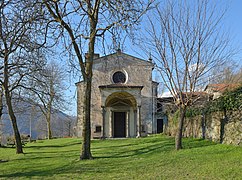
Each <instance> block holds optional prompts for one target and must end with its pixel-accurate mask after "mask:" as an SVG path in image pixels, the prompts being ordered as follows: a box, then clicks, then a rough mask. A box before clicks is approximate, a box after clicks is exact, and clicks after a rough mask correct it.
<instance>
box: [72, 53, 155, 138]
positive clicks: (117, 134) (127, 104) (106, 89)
mask: <svg viewBox="0 0 242 180" xmlns="http://www.w3.org/2000/svg"><path fill="white" fill-rule="evenodd" d="M153 69H154V64H153V63H152V60H151V59H149V60H143V59H140V58H137V57H133V56H131V55H128V54H125V53H123V52H121V51H120V50H118V51H117V52H116V53H113V54H109V55H106V56H102V57H100V56H99V54H95V57H94V60H93V80H92V94H91V97H92V99H91V137H92V138H129V137H130V138H131V137H140V136H146V135H147V134H152V133H156V131H157V127H156V126H157V119H156V104H157V103H156V101H157V87H158V83H156V82H154V81H153V80H152V71H153ZM76 86H77V127H76V128H77V129H76V130H77V136H79V137H80V136H81V135H82V120H83V113H82V112H83V101H82V94H83V92H84V86H83V83H82V81H81V82H78V83H76Z"/></svg>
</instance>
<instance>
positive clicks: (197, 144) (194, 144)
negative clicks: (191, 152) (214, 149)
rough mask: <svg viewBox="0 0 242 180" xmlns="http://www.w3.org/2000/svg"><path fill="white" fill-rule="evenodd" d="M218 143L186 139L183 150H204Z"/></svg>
mask: <svg viewBox="0 0 242 180" xmlns="http://www.w3.org/2000/svg"><path fill="white" fill-rule="evenodd" d="M217 144H218V143H215V142H212V141H209V140H204V139H194V138H184V139H183V149H193V148H202V147H206V146H214V145H217Z"/></svg>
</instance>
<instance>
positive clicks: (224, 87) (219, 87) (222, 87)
mask: <svg viewBox="0 0 242 180" xmlns="http://www.w3.org/2000/svg"><path fill="white" fill-rule="evenodd" d="M239 86H240V84H208V85H207V86H206V87H205V89H204V91H206V90H207V89H208V88H209V89H211V90H212V91H214V92H221V93H223V92H224V91H231V90H233V89H235V88H237V87H239Z"/></svg>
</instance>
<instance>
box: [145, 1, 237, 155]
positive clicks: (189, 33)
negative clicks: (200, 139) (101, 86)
mask: <svg viewBox="0 0 242 180" xmlns="http://www.w3.org/2000/svg"><path fill="white" fill-rule="evenodd" d="M218 4H219V3H217V4H216V2H214V1H208V0H198V1H179V2H174V1H165V2H164V4H163V3H160V4H159V5H158V6H157V7H156V9H155V10H154V11H153V12H152V15H151V16H149V17H148V22H149V25H148V26H147V27H148V28H147V29H146V30H147V31H146V32H145V35H146V36H145V35H144V34H142V37H145V39H143V41H142V42H143V49H144V50H145V51H147V50H148V51H149V52H152V55H153V58H154V61H155V63H156V68H157V70H158V72H160V73H159V74H160V77H161V79H162V82H163V83H164V85H165V86H166V88H167V89H168V90H169V91H170V93H171V94H172V95H173V98H174V102H175V104H176V105H177V106H178V109H179V113H180V117H179V121H178V128H177V135H176V149H177V150H179V149H181V148H182V132H183V123H184V118H185V114H186V109H187V107H188V106H190V105H192V104H193V102H194V101H195V100H197V98H196V99H194V96H193V95H194V92H195V91H197V90H198V87H199V85H200V84H201V83H204V79H208V76H209V72H210V70H211V69H213V68H215V67H218V66H219V65H221V64H223V63H224V62H225V61H226V60H230V59H231V56H233V55H234V52H235V51H234V50H232V49H231V48H230V47H231V46H230V41H229V38H228V36H227V34H226V33H224V32H223V31H222V29H223V28H221V27H222V25H223V24H222V22H223V21H222V19H223V17H224V15H225V9H226V8H225V9H224V10H223V9H222V10H221V9H220V10H219V7H218ZM147 53H148V52H147Z"/></svg>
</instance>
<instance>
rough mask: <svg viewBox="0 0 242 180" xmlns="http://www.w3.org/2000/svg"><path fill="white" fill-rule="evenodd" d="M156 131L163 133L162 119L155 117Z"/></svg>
mask: <svg viewBox="0 0 242 180" xmlns="http://www.w3.org/2000/svg"><path fill="white" fill-rule="evenodd" d="M157 133H163V119H157Z"/></svg>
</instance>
